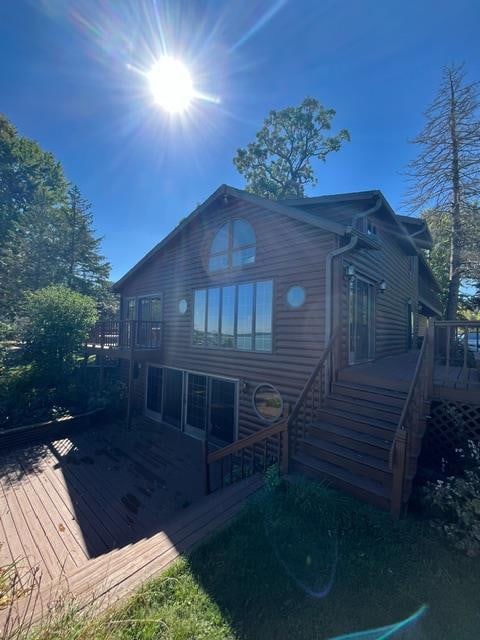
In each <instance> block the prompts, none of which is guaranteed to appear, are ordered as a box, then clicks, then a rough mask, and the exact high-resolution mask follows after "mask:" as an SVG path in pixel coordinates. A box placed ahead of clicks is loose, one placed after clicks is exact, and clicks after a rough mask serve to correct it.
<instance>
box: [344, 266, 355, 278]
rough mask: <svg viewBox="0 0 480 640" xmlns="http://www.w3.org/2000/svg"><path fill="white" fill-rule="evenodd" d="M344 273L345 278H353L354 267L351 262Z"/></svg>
mask: <svg viewBox="0 0 480 640" xmlns="http://www.w3.org/2000/svg"><path fill="white" fill-rule="evenodd" d="M345 275H346V276H347V278H353V277H354V276H355V267H354V266H353V264H349V265H348V266H347V268H346V269H345Z"/></svg>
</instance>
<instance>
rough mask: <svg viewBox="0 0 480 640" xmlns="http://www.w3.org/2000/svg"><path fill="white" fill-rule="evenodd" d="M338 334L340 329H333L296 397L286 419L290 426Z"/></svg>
mask: <svg viewBox="0 0 480 640" xmlns="http://www.w3.org/2000/svg"><path fill="white" fill-rule="evenodd" d="M339 333H340V327H337V328H336V329H335V331H334V332H333V333H332V335H331V336H330V340H329V341H328V342H327V346H326V347H325V349H324V350H323V353H322V356H321V358H320V360H319V361H318V363H317V365H316V367H315V369H314V370H313V371H312V373H311V374H310V377H309V378H308V380H307V382H306V383H305V386H304V387H303V390H302V392H301V394H300V396H299V397H298V400H297V402H296V403H295V406H294V407H293V409H292V412H291V414H290V416H289V418H288V424H289V425H290V424H292V423H293V421H294V420H295V418H296V417H297V415H298V412H299V411H300V407H301V406H302V403H303V401H304V400H305V398H306V396H307V394H308V392H309V391H310V389H311V388H312V386H313V384H314V382H315V380H316V378H317V376H318V374H319V372H320V370H321V368H322V367H323V366H324V365H325V362H326V360H327V358H328V357H329V356H330V354H331V352H332V349H333V345H334V344H335V342H336V339H337V336H338V334H339Z"/></svg>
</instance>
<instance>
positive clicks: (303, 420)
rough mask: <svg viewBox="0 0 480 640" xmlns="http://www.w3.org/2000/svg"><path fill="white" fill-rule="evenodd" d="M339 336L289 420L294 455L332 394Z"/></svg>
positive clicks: (333, 339)
mask: <svg viewBox="0 0 480 640" xmlns="http://www.w3.org/2000/svg"><path fill="white" fill-rule="evenodd" d="M339 335H340V330H339V329H337V330H336V331H335V332H334V333H333V334H332V336H331V338H330V340H329V341H328V343H327V346H326V347H325V349H324V351H323V353H322V356H321V358H320V360H319V361H318V364H317V365H316V367H315V369H314V370H313V371H312V373H311V375H310V377H309V378H308V380H307V382H306V384H305V386H304V388H303V391H302V392H301V394H300V396H299V398H298V400H297V402H296V404H295V406H294V407H293V409H292V412H291V414H290V417H289V419H288V429H289V432H290V438H291V444H292V449H293V451H294V453H295V452H296V450H297V448H298V444H299V442H300V441H301V440H302V439H303V438H305V436H306V435H307V431H308V427H309V425H310V424H312V422H314V420H315V418H316V417H317V413H318V411H319V410H320V409H321V407H322V406H323V404H324V402H325V398H326V397H327V395H328V394H329V393H330V385H331V383H332V382H333V381H334V379H335V376H336V363H335V352H336V345H337V340H338V339H339Z"/></svg>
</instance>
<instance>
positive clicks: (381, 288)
mask: <svg viewBox="0 0 480 640" xmlns="http://www.w3.org/2000/svg"><path fill="white" fill-rule="evenodd" d="M378 289H379V291H380V293H383V292H384V291H385V290H386V289H387V283H386V282H385V280H380V282H379V283H378Z"/></svg>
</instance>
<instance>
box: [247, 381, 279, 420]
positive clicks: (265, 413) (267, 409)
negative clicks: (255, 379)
mask: <svg viewBox="0 0 480 640" xmlns="http://www.w3.org/2000/svg"><path fill="white" fill-rule="evenodd" d="M253 408H254V409H255V411H256V412H257V413H258V415H259V416H260V418H262V419H263V420H268V421H269V422H273V421H274V420H277V419H278V418H280V416H281V415H282V413H283V400H282V396H281V395H280V393H279V392H278V391H277V389H275V387H273V386H272V385H271V384H259V385H258V387H257V388H256V389H255V391H254V393H253Z"/></svg>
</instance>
